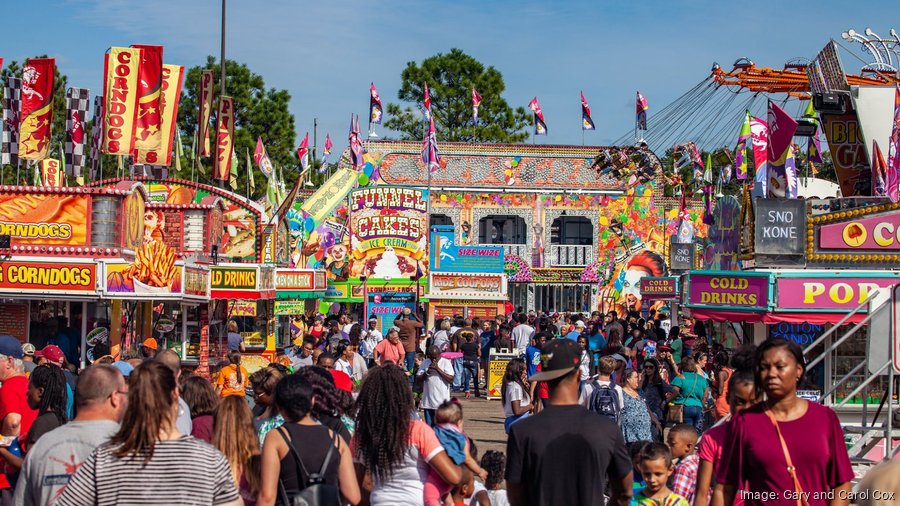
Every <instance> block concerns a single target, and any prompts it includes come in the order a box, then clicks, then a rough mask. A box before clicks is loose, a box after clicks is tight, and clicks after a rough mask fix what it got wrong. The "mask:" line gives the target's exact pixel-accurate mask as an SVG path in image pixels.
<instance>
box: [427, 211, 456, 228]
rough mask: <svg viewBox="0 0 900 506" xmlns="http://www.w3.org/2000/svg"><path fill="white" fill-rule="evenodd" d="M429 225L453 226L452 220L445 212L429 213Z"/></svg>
mask: <svg viewBox="0 0 900 506" xmlns="http://www.w3.org/2000/svg"><path fill="white" fill-rule="evenodd" d="M431 225H450V226H453V220H451V219H450V217H449V216H447V215H446V214H435V213H431Z"/></svg>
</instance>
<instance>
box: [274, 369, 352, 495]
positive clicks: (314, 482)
mask: <svg viewBox="0 0 900 506" xmlns="http://www.w3.org/2000/svg"><path fill="white" fill-rule="evenodd" d="M275 405H276V406H278V409H279V410H280V411H281V413H282V415H283V416H284V419H285V423H284V425H283V426H281V427H279V428H277V429H273V430H271V431H269V433H268V434H266V440H265V442H264V443H263V449H262V482H261V484H260V491H259V497H258V499H257V505H258V506H270V505H274V504H282V505H285V506H287V505H289V504H303V503H302V502H300V501H301V499H302V500H305V501H306V502H308V503H310V504H318V505H322V506H326V505H327V506H340V505H341V504H346V503H349V504H357V503H359V501H360V500H361V498H362V495H361V493H360V491H359V482H357V480H356V472H355V470H354V467H353V455H352V454H351V451H350V445H349V444H347V442H346V441H344V439H343V438H342V437H340V435H339V434H338V433H336V432H334V431H332V430H331V429H329V428H328V427H326V426H324V425H322V424H320V423H319V422H317V421H316V420H315V419H314V418H313V417H312V408H313V387H312V385H311V384H310V383H309V381H307V380H306V379H305V378H303V377H302V376H299V375H296V374H291V375H289V376H285V377H284V378H283V379H282V380H281V381H279V382H278V385H276V387H275ZM342 498H343V499H342ZM313 501H318V502H313Z"/></svg>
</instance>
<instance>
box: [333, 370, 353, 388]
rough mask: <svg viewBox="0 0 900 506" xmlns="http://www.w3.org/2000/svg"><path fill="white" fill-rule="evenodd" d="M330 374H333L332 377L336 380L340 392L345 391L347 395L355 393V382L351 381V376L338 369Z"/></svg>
mask: <svg viewBox="0 0 900 506" xmlns="http://www.w3.org/2000/svg"><path fill="white" fill-rule="evenodd" d="M329 372H331V377H332V378H334V386H336V387H338V390H343V391H345V392H347V393H352V392H353V380H352V379H350V375H348V374H347V373H345V372H344V371H338V370H337V369H332V370H331V371H329Z"/></svg>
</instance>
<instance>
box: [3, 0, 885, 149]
mask: <svg viewBox="0 0 900 506" xmlns="http://www.w3.org/2000/svg"><path fill="white" fill-rule="evenodd" d="M219 6H220V2H219V1H218V0H145V1H142V2H137V1H133V0H52V1H41V0H31V1H22V0H8V1H7V2H4V6H3V8H2V11H3V17H4V19H6V20H7V23H5V24H4V37H3V44H2V46H0V56H2V57H4V58H5V59H7V61H8V60H13V59H16V60H22V59H23V58H25V57H28V56H33V55H37V54H41V53H48V54H50V55H52V56H54V57H56V58H57V65H58V66H59V67H60V70H61V71H62V72H64V73H65V74H67V75H68V76H69V79H70V80H69V82H70V84H71V85H76V86H86V87H89V88H91V90H92V92H93V93H94V94H97V93H98V92H99V91H100V85H101V81H102V58H103V53H104V51H105V50H106V49H107V48H108V47H110V46H127V45H130V44H133V43H145V44H162V45H164V46H165V61H166V62H167V63H176V64H182V65H185V67H190V66H193V65H198V64H202V63H204V62H205V59H206V55H208V54H214V55H216V56H218V54H219V26H220V17H219V16H220V10H219V8H220V7H219ZM883 20H890V22H892V23H897V22H898V21H900V2H896V1H882V0H878V1H865V2H860V1H857V2H847V1H833V0H820V1H790V2H787V1H784V0H776V1H773V0H759V1H756V2H725V1H710V2H704V1H657V0H647V1H604V0H592V1H580V0H573V1H560V0H544V1H536V0H520V1H517V2H512V1H507V0H452V1H446V0H445V1H433V0H422V1H413V0H384V1H380V2H362V1H357V0H342V1H338V0H330V1H320V2H311V1H304V0H228V27H227V57H228V58H229V59H234V60H237V61H239V62H242V63H246V64H248V65H249V66H250V68H251V69H252V70H253V71H254V72H256V73H259V74H261V75H262V76H263V77H264V78H265V80H266V84H267V85H268V86H270V87H276V88H285V89H287V90H289V91H290V93H291V95H292V100H291V110H292V112H293V113H294V115H295V117H296V120H297V130H298V135H299V136H301V137H302V135H303V133H304V132H306V131H307V130H309V131H310V132H311V131H312V124H313V118H314V117H315V118H318V121H319V139H320V141H319V142H320V146H321V143H322V139H324V136H325V133H326V132H328V133H330V134H331V137H332V139H333V140H334V142H335V149H336V150H340V149H343V147H345V146H346V144H347V141H346V139H347V125H348V120H349V115H350V113H351V112H355V113H359V114H360V115H361V116H362V117H363V122H364V121H365V115H366V114H367V107H368V86H369V82H370V81H374V82H375V84H376V86H378V89H379V92H380V93H381V96H382V99H383V100H384V101H385V102H388V101H393V102H396V101H397V98H396V97H397V90H398V88H399V85H400V72H401V71H402V69H403V68H404V66H405V64H406V62H408V61H411V60H414V61H421V60H422V59H424V58H426V57H428V56H430V55H433V54H435V53H438V52H446V51H449V50H450V48H453V47H459V48H461V49H463V50H464V51H465V52H467V53H469V54H470V55H472V56H474V57H475V58H477V59H479V60H481V61H482V62H483V63H485V64H486V65H493V66H494V67H496V68H497V69H498V70H499V71H500V72H501V73H502V74H503V77H504V79H505V81H506V85H507V91H506V92H505V94H504V97H505V98H506V100H507V101H508V102H509V103H510V104H512V105H515V106H520V105H521V106H526V105H527V104H528V101H529V100H530V99H531V98H532V97H533V96H535V95H536V96H538V97H539V99H540V102H541V106H542V108H543V110H544V115H545V118H546V120H547V125H548V127H549V131H550V134H549V135H548V136H546V137H542V138H539V139H538V142H545V143H553V144H580V143H581V125H580V119H581V118H580V104H579V97H578V92H579V90H584V92H585V95H586V96H587V99H588V101H589V102H590V105H591V109H592V112H593V117H594V122H595V123H596V125H597V131H595V132H587V134H586V142H587V143H588V144H600V145H602V144H606V143H610V142H612V141H613V140H615V139H617V138H619V137H620V136H621V135H622V134H623V133H625V132H627V131H628V130H629V129H631V128H632V126H633V118H634V116H633V115H634V92H635V90H640V91H641V92H642V93H643V94H644V95H645V96H646V97H647V99H648V101H649V104H650V110H649V117H650V121H651V122H652V121H653V114H654V112H655V111H659V110H660V109H662V107H664V106H665V105H666V104H667V103H669V102H670V101H672V100H674V99H675V98H677V97H678V96H680V95H681V94H682V93H684V92H685V91H687V90H688V89H690V88H691V87H692V86H694V85H695V84H696V83H698V82H699V81H701V80H702V79H703V78H705V77H706V76H707V75H708V74H709V70H710V67H711V65H712V63H713V62H714V61H717V62H719V63H720V64H721V65H722V66H723V67H724V68H727V69H730V68H731V64H732V63H733V62H734V60H735V59H737V58H739V57H742V56H748V57H750V58H751V59H753V60H754V61H755V62H756V63H757V64H758V65H760V66H771V67H775V68H781V66H782V64H783V63H784V62H785V61H786V60H788V59H790V58H792V57H796V56H805V57H812V56H814V55H815V53H816V52H817V51H818V50H819V49H821V47H822V46H823V45H824V44H825V43H826V42H827V41H828V39H829V38H830V37H833V38H835V39H837V40H839V41H840V42H841V43H842V44H844V45H845V46H848V47H850V46H849V44H847V43H846V42H844V41H841V40H840V33H841V32H842V31H844V30H847V29H849V28H854V29H856V30H857V31H860V32H861V31H862V30H863V29H864V28H865V27H867V26H871V27H872V28H873V29H874V30H875V31H876V32H878V33H880V34H882V35H884V36H887V32H888V30H889V29H890V28H891V27H892V25H880V24H878V23H883V22H885V21H883ZM894 27H895V28H898V29H900V26H894ZM852 49H853V51H854V54H856V55H857V56H860V57H862V53H861V52H860V51H859V46H858V45H857V46H856V47H852ZM842 58H843V61H844V64H845V66H846V67H848V68H850V69H853V70H857V69H858V68H859V66H860V64H861V62H860V61H859V60H857V59H855V58H854V57H852V56H850V55H849V54H848V53H846V52H844V51H842ZM363 128H365V127H363ZM736 134H737V132H736V131H735V135H736ZM687 140H690V139H684V141H687ZM320 149H321V148H320Z"/></svg>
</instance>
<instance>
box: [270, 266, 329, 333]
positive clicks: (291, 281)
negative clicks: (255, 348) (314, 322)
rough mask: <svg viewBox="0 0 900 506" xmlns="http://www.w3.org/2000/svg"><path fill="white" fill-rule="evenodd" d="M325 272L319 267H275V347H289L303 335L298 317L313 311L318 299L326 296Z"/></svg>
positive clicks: (302, 328)
mask: <svg viewBox="0 0 900 506" xmlns="http://www.w3.org/2000/svg"><path fill="white" fill-rule="evenodd" d="M325 285H326V283H325V271H323V270H318V269H276V270H275V297H276V299H275V302H274V305H273V314H274V316H275V319H276V330H275V339H274V341H275V346H276V347H277V348H286V347H288V346H291V343H292V341H293V340H294V339H295V338H297V337H303V332H304V330H305V328H304V324H302V323H300V322H299V321H298V320H299V317H300V316H302V315H305V314H307V313H309V312H316V311H317V310H318V306H319V300H321V298H322V297H324V296H325Z"/></svg>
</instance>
